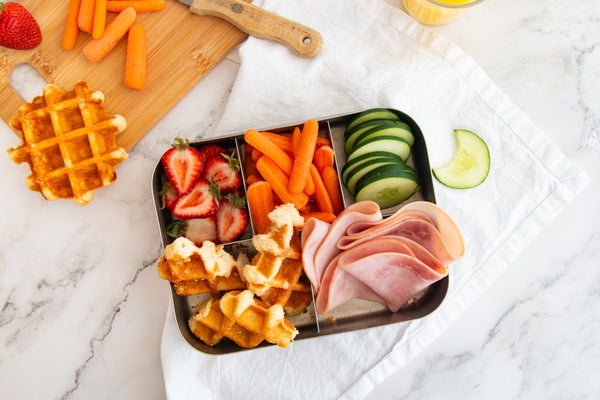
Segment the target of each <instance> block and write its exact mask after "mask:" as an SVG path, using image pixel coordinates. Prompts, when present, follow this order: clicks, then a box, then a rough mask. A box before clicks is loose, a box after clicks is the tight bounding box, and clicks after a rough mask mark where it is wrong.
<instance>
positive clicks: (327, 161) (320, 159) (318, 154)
mask: <svg viewBox="0 0 600 400" xmlns="http://www.w3.org/2000/svg"><path fill="white" fill-rule="evenodd" d="M334 161H335V154H334V153H333V148H332V147H331V146H327V145H324V146H321V147H318V148H317V149H316V150H315V157H314V159H313V162H314V163H315V167H317V170H319V173H320V174H322V173H323V169H324V168H325V167H333V164H334Z"/></svg>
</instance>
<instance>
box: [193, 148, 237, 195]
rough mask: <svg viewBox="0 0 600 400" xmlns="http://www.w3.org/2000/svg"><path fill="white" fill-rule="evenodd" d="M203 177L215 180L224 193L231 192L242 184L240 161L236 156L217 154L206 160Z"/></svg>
mask: <svg viewBox="0 0 600 400" xmlns="http://www.w3.org/2000/svg"><path fill="white" fill-rule="evenodd" d="M201 177H202V178H204V179H206V180H214V181H215V182H217V184H218V185H219V190H221V192H222V193H229V192H233V191H235V190H237V189H239V188H240V187H241V186H242V177H241V175H240V163H239V161H238V160H237V159H236V158H235V156H229V155H217V156H213V157H211V158H209V159H208V160H206V163H205V165H204V170H203V171H202V175H201Z"/></svg>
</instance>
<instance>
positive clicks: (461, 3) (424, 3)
mask: <svg viewBox="0 0 600 400" xmlns="http://www.w3.org/2000/svg"><path fill="white" fill-rule="evenodd" d="M482 1H483V0H402V2H403V3H404V8H405V9H406V11H407V12H408V13H409V14H410V15H411V16H412V17H413V18H414V19H416V20H417V21H418V22H420V23H421V24H423V25H429V26H437V25H444V24H447V23H448V22H450V21H452V20H454V19H455V18H456V17H458V16H459V15H462V14H463V13H464V12H465V11H467V9H468V8H469V7H472V6H474V5H476V4H478V3H481V2H482Z"/></svg>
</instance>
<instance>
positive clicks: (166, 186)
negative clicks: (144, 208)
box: [158, 175, 179, 210]
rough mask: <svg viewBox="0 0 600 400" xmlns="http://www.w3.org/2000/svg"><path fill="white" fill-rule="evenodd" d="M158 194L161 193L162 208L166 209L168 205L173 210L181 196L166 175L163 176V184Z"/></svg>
mask: <svg viewBox="0 0 600 400" xmlns="http://www.w3.org/2000/svg"><path fill="white" fill-rule="evenodd" d="M158 194H159V195H160V199H161V205H160V209H161V210H164V208H165V207H166V208H168V209H169V210H173V207H174V206H175V203H176V202H177V199H179V196H178V195H177V192H175V189H173V186H172V185H171V182H169V179H168V178H167V176H166V175H163V176H162V186H161V188H160V191H159V192H158Z"/></svg>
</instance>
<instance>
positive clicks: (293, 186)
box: [289, 119, 319, 194]
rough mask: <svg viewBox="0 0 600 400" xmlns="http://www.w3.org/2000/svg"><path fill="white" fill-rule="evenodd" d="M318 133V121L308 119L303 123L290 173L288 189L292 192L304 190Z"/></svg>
mask: <svg viewBox="0 0 600 400" xmlns="http://www.w3.org/2000/svg"><path fill="white" fill-rule="evenodd" d="M318 134H319V123H318V122H317V121H316V120H314V119H310V120H308V121H306V122H305V123H304V126H303V129H302V140H301V141H300V144H299V145H298V152H297V153H296V157H295V158H294V166H293V168H292V172H291V174H290V186H289V191H290V193H292V194H295V193H300V192H302V191H303V190H304V186H305V185H306V180H307V177H308V175H309V167H310V165H311V164H312V160H313V156H314V154H315V146H316V144H317V136H318ZM311 176H312V174H311ZM312 178H313V182H314V180H315V177H314V176H313V177H312ZM316 186H317V183H316V182H315V188H316ZM315 190H316V189H315Z"/></svg>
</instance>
